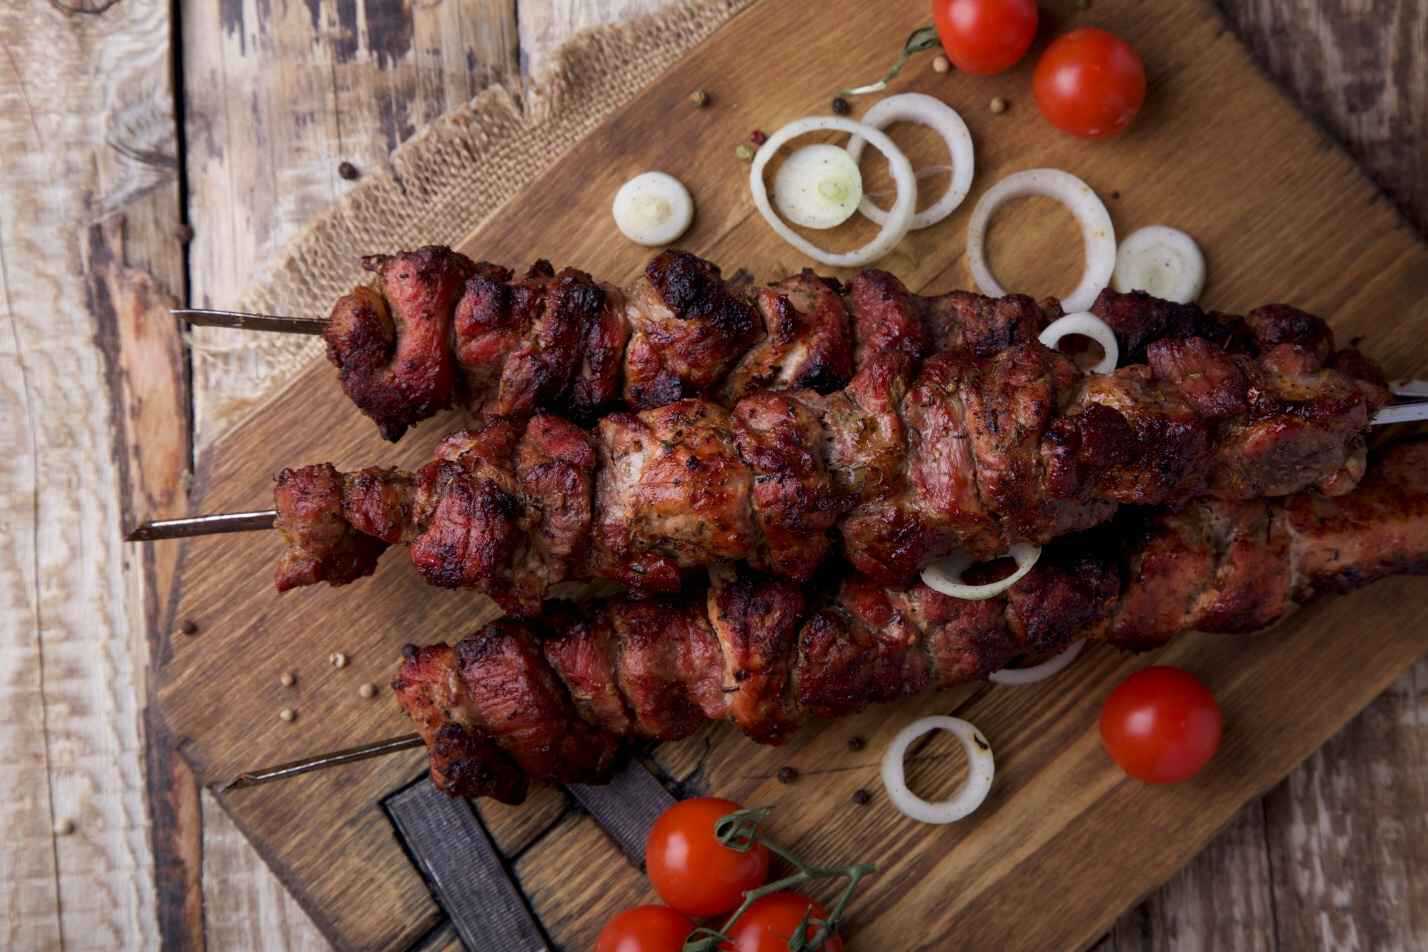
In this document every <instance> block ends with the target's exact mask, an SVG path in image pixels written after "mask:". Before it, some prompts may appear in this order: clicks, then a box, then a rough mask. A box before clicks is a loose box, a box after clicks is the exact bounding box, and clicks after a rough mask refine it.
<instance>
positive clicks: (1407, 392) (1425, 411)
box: [125, 380, 1428, 542]
mask: <svg viewBox="0 0 1428 952" xmlns="http://www.w3.org/2000/svg"><path fill="white" fill-rule="evenodd" d="M1390 389H1391V390H1392V392H1393V394H1394V396H1397V397H1404V398H1407V399H1406V400H1404V402H1402V403H1395V404H1393V405H1392V406H1387V407H1384V408H1383V409H1382V410H1380V411H1378V412H1377V413H1375V414H1374V416H1373V419H1372V420H1370V421H1369V425H1370V426H1388V425H1390V424H1393V423H1414V422H1417V421H1420V420H1428V380H1403V381H1398V382H1397V383H1395V384H1394V385H1393V386H1392V387H1391V388H1390ZM277 518H278V513H277V510H275V509H265V510H261V511H256V512H230V513H221V514H217V515H211V516H188V517H185V518H183V519H160V520H157V521H155V522H146V523H144V524H142V525H140V526H139V527H138V528H137V529H135V530H134V531H133V532H130V533H129V534H128V535H127V536H126V537H125V538H127V539H128V540H129V541H130V542H155V541H158V540H160V539H183V538H187V537H189V536H201V535H217V534H219V533H223V532H254V531H258V530H261V529H271V528H273V523H274V522H275V521H276V520H277Z"/></svg>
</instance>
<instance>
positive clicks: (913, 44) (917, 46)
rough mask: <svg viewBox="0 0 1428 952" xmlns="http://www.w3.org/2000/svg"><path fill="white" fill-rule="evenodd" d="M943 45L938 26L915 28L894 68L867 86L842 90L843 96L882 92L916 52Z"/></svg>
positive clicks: (909, 35) (903, 46)
mask: <svg viewBox="0 0 1428 952" xmlns="http://www.w3.org/2000/svg"><path fill="white" fill-rule="evenodd" d="M941 46H942V40H941V39H939V38H938V36H937V27H935V26H924V27H919V28H918V29H916V30H913V31H912V33H910V34H908V37H907V42H905V43H904V44H903V45H902V53H901V54H899V55H898V58H897V62H896V63H893V65H892V69H890V70H888V71H887V74H886V75H885V76H883V78H882V79H880V80H878V81H877V82H876V83H868V84H867V85H866V86H854V87H853V88H852V89H845V90H843V91H842V93H841V95H843V96H861V95H863V94H864V93H880V92H882V91H883V90H884V89H887V88H888V83H890V82H892V81H893V80H894V79H895V78H897V74H898V73H901V72H902V68H903V67H904V66H906V65H907V61H908V60H909V59H911V58H912V55H913V54H914V53H921V52H922V51H923V50H934V49H938V48H940V47H941Z"/></svg>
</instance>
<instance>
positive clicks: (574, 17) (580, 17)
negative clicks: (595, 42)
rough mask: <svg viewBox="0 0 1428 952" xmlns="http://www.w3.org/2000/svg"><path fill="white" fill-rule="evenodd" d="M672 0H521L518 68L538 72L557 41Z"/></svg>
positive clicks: (545, 66) (656, 8) (653, 9)
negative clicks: (519, 63) (519, 61)
mask: <svg viewBox="0 0 1428 952" xmlns="http://www.w3.org/2000/svg"><path fill="white" fill-rule="evenodd" d="M674 2H675V0H520V3H519V8H520V15H519V16H518V17H517V18H516V19H517V23H518V24H519V25H520V49H521V70H522V72H524V73H525V74H526V75H528V76H540V75H541V73H543V72H544V71H545V70H546V69H548V68H549V67H550V63H551V57H552V55H553V54H554V53H555V52H556V50H558V49H559V48H560V45H561V44H562V43H564V42H565V41H566V40H568V39H570V37H571V36H573V35H574V34H576V33H578V32H580V31H581V30H588V29H591V28H592V27H597V26H604V25H606V24H609V23H620V22H622V21H625V20H629V19H631V18H632V17H637V16H640V15H642V14H647V13H657V12H659V11H660V10H664V9H667V8H669V7H671V6H673V5H674Z"/></svg>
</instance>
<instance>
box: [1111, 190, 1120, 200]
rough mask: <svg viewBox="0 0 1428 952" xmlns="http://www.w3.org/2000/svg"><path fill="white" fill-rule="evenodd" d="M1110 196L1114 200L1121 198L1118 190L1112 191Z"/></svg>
mask: <svg viewBox="0 0 1428 952" xmlns="http://www.w3.org/2000/svg"><path fill="white" fill-rule="evenodd" d="M1111 198H1113V199H1115V200H1116V201H1120V199H1121V193H1120V192H1118V191H1117V192H1112V193H1111Z"/></svg>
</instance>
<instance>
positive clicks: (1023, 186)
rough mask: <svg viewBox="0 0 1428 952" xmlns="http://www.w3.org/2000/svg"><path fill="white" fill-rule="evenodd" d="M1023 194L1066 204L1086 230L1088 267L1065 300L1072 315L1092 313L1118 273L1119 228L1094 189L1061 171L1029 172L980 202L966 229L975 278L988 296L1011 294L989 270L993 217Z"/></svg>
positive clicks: (1000, 185)
mask: <svg viewBox="0 0 1428 952" xmlns="http://www.w3.org/2000/svg"><path fill="white" fill-rule="evenodd" d="M1023 195H1040V196H1043V197H1045V198H1054V199H1056V200H1057V201H1059V202H1061V203H1062V204H1063V205H1065V206H1066V207H1067V208H1068V209H1070V211H1071V214H1073V215H1075V216H1076V221H1077V222H1079V223H1080V225H1081V237H1082V238H1083V239H1085V242H1086V267H1085V270H1083V271H1082V273H1081V281H1080V283H1079V284H1077V285H1076V288H1075V290H1073V291H1072V292H1071V293H1070V294H1068V295H1066V297H1065V298H1064V299H1063V300H1062V301H1061V306H1062V307H1063V308H1065V309H1066V310H1067V311H1088V310H1090V309H1091V305H1092V304H1094V303H1095V302H1096V295H1098V294H1100V293H1101V291H1102V290H1104V289H1105V287H1106V285H1108V284H1109V283H1110V281H1111V275H1112V274H1114V273H1115V270H1116V229H1115V226H1114V225H1113V224H1111V213H1110V212H1108V211H1106V206H1105V203H1103V202H1102V201H1101V199H1100V198H1099V197H1097V195H1096V193H1095V192H1093V191H1091V186H1089V185H1087V184H1086V183H1085V182H1083V181H1081V180H1080V179H1078V178H1077V177H1076V176H1074V175H1072V174H1071V173H1070V172H1063V171H1061V170H1060V169H1027V170H1026V171H1024V172H1015V173H1013V174H1011V175H1008V176H1007V177H1006V178H1004V179H1002V180H1001V181H1000V182H998V183H997V184H995V185H993V186H992V187H991V188H989V189H987V191H986V192H985V193H984V194H983V195H982V197H981V198H980V199H978V200H977V206H976V207H975V208H973V209H972V221H971V223H970V224H968V225H967V262H968V264H969V265H970V266H971V269H972V279H973V280H974V281H976V282H977V287H978V288H980V289H981V291H982V293H983V294H990V295H992V296H993V297H1001V296H1002V295H1004V294H1006V293H1007V292H1006V289H1005V288H1003V287H1002V286H1001V285H1000V284H998V283H997V279H996V277H994V276H993V275H992V269H991V268H989V267H988V266H987V251H986V243H987V225H988V224H989V223H990V222H991V220H992V214H993V213H994V212H995V211H996V210H997V209H998V208H1000V207H1001V206H1002V205H1003V204H1004V203H1005V202H1006V201H1007V200H1008V199H1012V198H1020V197H1021V196H1023Z"/></svg>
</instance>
